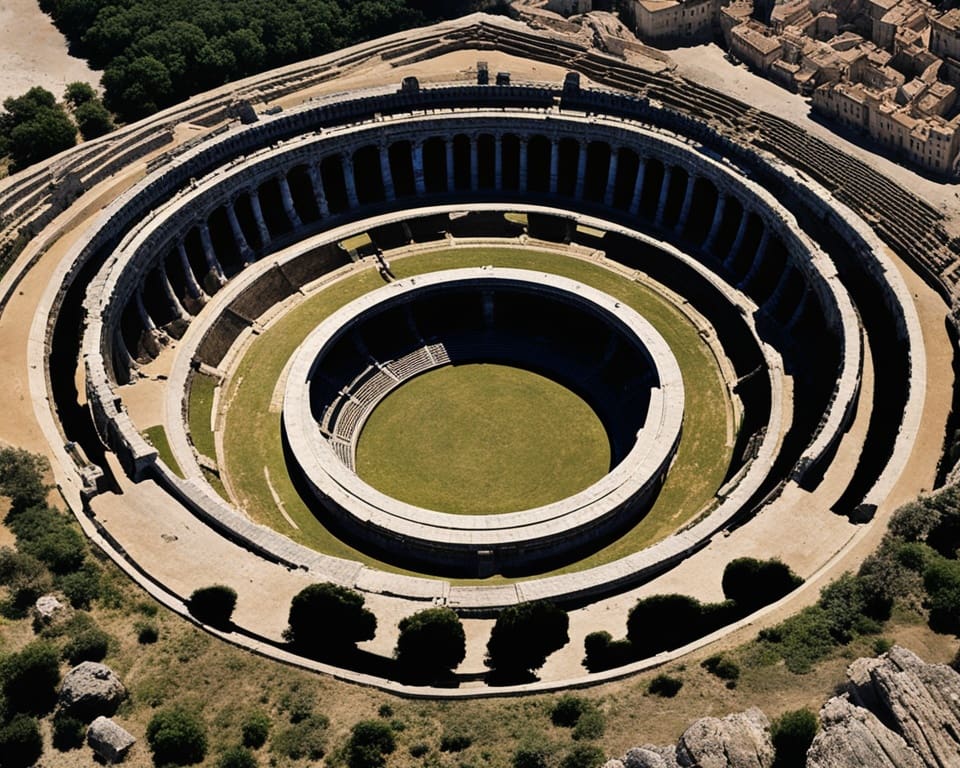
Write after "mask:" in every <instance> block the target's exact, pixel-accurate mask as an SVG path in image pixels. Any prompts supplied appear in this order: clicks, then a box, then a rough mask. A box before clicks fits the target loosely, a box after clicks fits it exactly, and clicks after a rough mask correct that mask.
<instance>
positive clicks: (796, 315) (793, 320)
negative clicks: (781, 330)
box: [787, 288, 810, 330]
mask: <svg viewBox="0 0 960 768" xmlns="http://www.w3.org/2000/svg"><path fill="white" fill-rule="evenodd" d="M809 300H810V292H809V289H807V288H805V289H804V291H803V295H802V296H801V297H800V301H798V302H797V308H796V309H795V310H793V314H792V315H790V320H788V321H787V330H791V329H792V328H793V326H795V325H796V324H797V323H799V322H800V318H801V317H803V311H804V310H805V309H806V308H807V302H808V301H809Z"/></svg>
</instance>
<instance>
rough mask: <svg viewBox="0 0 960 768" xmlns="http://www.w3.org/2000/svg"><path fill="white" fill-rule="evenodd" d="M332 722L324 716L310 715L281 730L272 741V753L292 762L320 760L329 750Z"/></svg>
mask: <svg viewBox="0 0 960 768" xmlns="http://www.w3.org/2000/svg"><path fill="white" fill-rule="evenodd" d="M329 725H330V722H329V721H328V720H327V718H325V717H324V716H323V715H310V716H308V717H305V718H303V719H302V720H298V721H297V722H295V723H292V724H291V725H289V726H286V727H285V728H281V729H279V730H277V731H276V733H274V735H273V737H272V738H271V739H270V752H271V753H273V754H276V755H282V756H284V757H288V758H290V759H291V760H302V759H307V760H319V759H321V758H322V757H323V756H324V754H326V750H327V729H328V727H329Z"/></svg>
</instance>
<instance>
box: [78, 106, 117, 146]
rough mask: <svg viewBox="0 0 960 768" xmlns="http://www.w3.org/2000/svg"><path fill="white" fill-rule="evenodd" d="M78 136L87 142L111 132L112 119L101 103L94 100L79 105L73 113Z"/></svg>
mask: <svg viewBox="0 0 960 768" xmlns="http://www.w3.org/2000/svg"><path fill="white" fill-rule="evenodd" d="M73 117H74V119H75V120H76V121H77V127H78V128H79V129H80V135H81V136H83V138H84V139H86V140H87V141H89V140H90V139H95V138H97V137H98V136H104V135H105V134H108V133H110V131H112V130H113V117H112V116H111V115H110V112H109V110H108V109H107V108H106V107H105V106H103V103H102V102H101V101H100V100H99V99H96V100H94V101H88V102H86V103H85V104H81V105H80V106H79V107H77V108H76V109H75V110H74V112H73Z"/></svg>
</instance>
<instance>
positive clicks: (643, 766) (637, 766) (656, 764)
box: [622, 744, 677, 768]
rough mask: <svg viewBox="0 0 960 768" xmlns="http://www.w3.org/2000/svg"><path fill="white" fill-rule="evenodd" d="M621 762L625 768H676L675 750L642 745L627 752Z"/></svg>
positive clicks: (674, 748)
mask: <svg viewBox="0 0 960 768" xmlns="http://www.w3.org/2000/svg"><path fill="white" fill-rule="evenodd" d="M622 762H623V764H624V766H625V768H677V748H676V747H655V746H653V745H652V744H644V745H643V746H642V747H634V748H633V749H631V750H630V751H629V752H627V754H626V755H624V756H623V760H622Z"/></svg>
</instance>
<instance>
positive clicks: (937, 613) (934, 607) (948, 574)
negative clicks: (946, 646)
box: [923, 557, 960, 634]
mask: <svg viewBox="0 0 960 768" xmlns="http://www.w3.org/2000/svg"><path fill="white" fill-rule="evenodd" d="M923 586H924V588H925V589H926V590H927V596H928V601H927V602H928V604H929V607H930V626H931V627H933V629H935V630H937V631H938V632H950V633H952V634H958V633H960V561H958V560H947V559H946V558H943V557H937V558H936V559H935V560H933V561H932V562H931V563H930V564H929V565H928V566H927V568H926V570H924V572H923Z"/></svg>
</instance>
